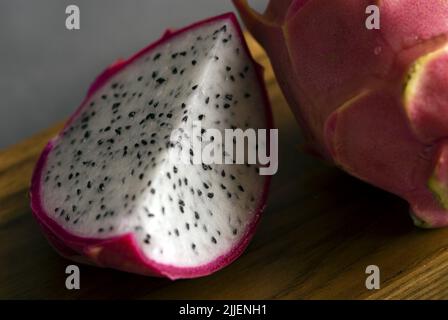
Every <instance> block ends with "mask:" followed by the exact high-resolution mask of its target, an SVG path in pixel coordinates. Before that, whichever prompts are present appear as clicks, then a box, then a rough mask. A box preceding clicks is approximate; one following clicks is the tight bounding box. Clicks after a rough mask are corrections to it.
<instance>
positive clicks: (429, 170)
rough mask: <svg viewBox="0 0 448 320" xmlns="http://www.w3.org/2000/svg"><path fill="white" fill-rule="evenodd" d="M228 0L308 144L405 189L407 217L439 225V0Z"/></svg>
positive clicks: (445, 91)
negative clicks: (371, 25) (373, 21)
mask: <svg viewBox="0 0 448 320" xmlns="http://www.w3.org/2000/svg"><path fill="white" fill-rule="evenodd" d="M233 2H234V4H235V6H236V8H237V9H238V11H239V13H240V15H241V18H242V19H243V21H244V22H245V25H246V26H247V28H248V29H249V31H250V32H251V33H252V34H253V35H254V37H255V38H256V39H257V40H258V42H260V44H261V45H262V46H263V47H264V49H265V50H266V52H267V54H268V55H269V57H270V59H271V62H272V65H273V67H274V71H275V73H276V76H277V79H278V81H279V84H280V86H281V88H282V90H283V92H284V94H285V96H286V98H287V100H288V102H289V104H290V106H291V108H292V110H293V112H294V114H295V116H296V118H297V120H298V122H299V124H300V125H301V127H302V129H303V132H304V135H305V138H306V140H307V141H308V143H309V148H312V150H313V152H314V153H316V154H317V155H319V156H320V157H322V158H324V159H327V160H329V161H332V162H334V163H335V164H336V165H338V166H339V167H341V168H342V169H344V170H345V171H347V172H348V173H350V174H352V175H353V176H356V177H358V178H360V179H362V180H364V181H367V182H369V183H371V184H373V185H376V186H378V187H380V188H383V189H385V190H387V191H389V192H392V193H394V194H397V195H398V196H400V197H402V198H404V199H406V200H407V201H408V202H409V203H410V206H411V214H412V216H413V217H414V221H415V222H416V224H417V225H420V226H423V227H441V226H446V225H448V197H447V195H448V174H447V170H448V159H447V156H448V140H447V138H448V116H447V114H448V81H447V80H448V50H447V48H448V46H447V45H448V2H447V1H442V0H434V1H421V0H382V1H379V0H376V1H372V0H332V1H328V0H271V1H270V2H269V4H268V7H267V9H266V11H265V12H264V14H260V13H258V12H256V11H254V10H252V9H251V8H250V6H249V5H248V3H247V0H233ZM369 5H376V6H378V8H379V9H380V17H381V19H380V29H379V30H376V29H374V30H368V29H367V28H366V26H365V23H366V20H367V18H368V16H369V15H368V14H367V13H366V9H367V7H368V6H369ZM372 201H374V199H372Z"/></svg>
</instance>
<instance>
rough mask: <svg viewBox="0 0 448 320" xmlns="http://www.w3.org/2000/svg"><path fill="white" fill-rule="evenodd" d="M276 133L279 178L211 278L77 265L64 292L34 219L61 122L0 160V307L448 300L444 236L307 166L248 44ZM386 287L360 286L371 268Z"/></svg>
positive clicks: (361, 188)
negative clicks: (77, 274)
mask: <svg viewBox="0 0 448 320" xmlns="http://www.w3.org/2000/svg"><path fill="white" fill-rule="evenodd" d="M248 41H249V44H250V47H251V50H252V51H253V54H254V56H255V57H256V59H257V60H258V61H259V62H260V63H261V64H262V65H263V66H265V68H266V71H265V77H266V83H267V85H268V90H269V95H270V99H271V102H272V107H273V109H274V116H275V121H276V126H277V127H278V128H279V139H280V141H279V143H280V146H279V153H280V154H279V171H278V173H277V174H276V175H275V176H274V179H273V183H272V187H271V193H270V197H269V202H268V207H267V209H266V211H265V213H264V216H263V218H262V220H261V223H260V226H259V229H258V232H257V233H256V235H255V237H254V239H253V241H252V243H251V244H250V246H249V247H248V249H247V250H246V252H245V253H244V254H243V256H241V258H239V259H238V260H237V261H236V262H234V263H233V264H232V265H230V266H228V267H227V268H225V269H223V270H221V271H219V272H217V273H215V274H213V275H211V276H208V277H204V278H200V279H193V280H181V281H175V282H172V281H169V280H166V279H157V278H146V277H142V276H138V275H132V274H127V273H123V272H119V271H114V270H109V269H101V268H96V267H90V266H84V265H81V266H80V270H81V289H80V290H72V291H69V290H67V289H66V288H65V277H66V274H65V268H66V266H67V265H69V264H71V262H70V261H68V260H65V259H63V258H61V257H59V256H58V255H57V254H56V253H55V251H53V249H52V248H51V247H50V246H49V245H48V243H47V242H46V240H45V238H44V237H43V235H42V234H41V232H40V230H39V228H38V226H37V224H36V222H35V221H34V220H33V218H32V216H31V210H30V207H29V199H28V188H29V181H30V176H31V173H32V170H33V166H34V164H35V162H36V160H37V157H38V155H39V153H40V151H41V150H42V148H43V147H44V145H45V144H46V142H47V141H48V139H49V138H50V137H52V136H53V135H55V134H56V132H57V131H58V130H59V129H60V128H61V126H62V123H59V124H56V125H55V126H54V127H52V128H50V129H48V130H46V131H44V132H42V133H39V134H37V135H35V136H33V137H31V138H29V139H27V140H25V141H23V142H21V143H19V144H17V145H15V146H12V147H10V148H8V149H6V150H3V151H0V298H1V299H9V298H22V299H26V298H33V299H47V298H57V299H81V298H82V299H89V298H99V299H107V298H126V299H128V298H131V299H132V298H136V299H165V298H172V299H196V298H198V299H271V298H272V299H438V298H448V251H447V247H448V229H440V230H420V229H418V228H415V227H414V226H413V225H412V222H411V220H410V218H409V217H408V207H407V204H406V203H405V202H404V201H402V200H400V199H398V198H397V197H395V196H393V195H390V194H388V193H386V192H383V191H381V190H378V189H376V188H374V187H371V186H369V185H367V184H365V183H363V182H361V181H358V180H356V179H354V178H352V177H350V176H348V175H346V174H345V173H343V172H341V171H340V170H338V169H336V168H334V167H331V166H328V165H326V164H324V163H321V162H320V161H319V160H316V159H314V158H311V157H310V156H308V155H307V154H306V153H304V152H303V151H302V149H301V140H300V133H299V128H298V126H297V124H296V122H295V120H294V118H293V116H292V114H291V112H290V111H289V109H288V106H287V104H286V102H285V100H284V98H283V96H282V94H281V91H280V89H279V88H278V85H277V83H276V80H275V78H274V75H273V73H272V69H271V67H270V65H269V62H268V59H267V58H266V56H265V54H264V52H263V51H262V50H261V49H260V47H259V46H258V45H257V44H256V43H255V42H254V41H253V40H252V39H250V38H249V39H248ZM371 264H374V265H377V266H379V268H380V270H381V289H380V290H375V291H369V290H367V289H366V287H365V280H366V277H367V275H366V274H365V269H366V267H367V266H368V265H371Z"/></svg>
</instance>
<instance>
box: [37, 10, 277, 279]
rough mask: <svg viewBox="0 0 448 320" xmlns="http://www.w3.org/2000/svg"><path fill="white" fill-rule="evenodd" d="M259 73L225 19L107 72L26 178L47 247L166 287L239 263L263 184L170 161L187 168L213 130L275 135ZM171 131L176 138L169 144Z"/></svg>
mask: <svg viewBox="0 0 448 320" xmlns="http://www.w3.org/2000/svg"><path fill="white" fill-rule="evenodd" d="M260 72H261V70H260V68H259V66H258V65H257V64H256V63H255V62H254V61H253V59H252V57H251V56H250V53H249V51H248V48H247V47H246V44H245V41H244V39H243V35H242V32H241V29H240V27H239V25H238V22H237V20H236V18H235V16H234V15H233V14H224V15H221V16H218V17H214V18H211V19H208V20H205V21H201V22H198V23H195V24H193V25H191V26H188V27H186V28H184V29H181V30H178V31H167V32H166V33H165V34H164V35H163V37H162V38H161V39H160V40H158V41H157V42H155V43H154V44H151V45H150V46H149V47H147V48H146V49H144V50H142V51H141V52H139V53H137V54H136V55H134V56H133V57H131V58H130V59H129V60H126V61H119V62H117V63H115V64H114V65H112V66H111V67H109V68H108V69H107V70H106V71H105V72H104V73H103V74H101V75H100V76H99V77H98V78H97V80H96V81H95V82H94V83H93V84H92V86H91V88H90V90H89V91H88V94H87V97H86V98H85V100H84V101H83V103H82V105H81V106H80V107H79V108H78V109H77V110H76V112H75V113H74V115H73V116H72V117H71V118H70V119H69V121H68V122H67V124H66V125H65V127H64V129H63V130H62V132H61V133H60V134H59V135H58V136H57V137H56V138H54V139H53V140H51V141H50V142H49V143H48V145H47V146H46V148H45V149H44V151H43V153H42V155H41V157H40V159H39V161H38V163H37V165H36V168H35V171H34V175H33V179H32V186H31V192H30V194H31V206H32V209H33V212H34V215H35V217H36V219H37V221H38V222H39V224H40V225H41V227H42V228H43V229H44V231H45V234H46V236H47V238H48V239H49V241H50V242H51V243H52V244H53V246H54V247H55V248H56V249H57V250H58V251H59V252H60V253H61V254H62V255H64V256H66V257H68V258H70V259H73V260H75V261H79V262H86V263H93V264H97V265H100V266H104V267H111V268H116V269H120V270H125V271H129V272H135V273H139V274H144V275H153V276H164V277H168V278H171V279H176V278H191V277H198V276H202V275H207V274H209V273H212V272H214V271H216V270H218V269H220V268H222V267H224V266H226V265H228V264H229V263H231V262H232V261H233V260H234V259H236V258H237V257H238V256H239V255H240V254H241V253H242V251H243V250H244V248H245V247H246V246H247V244H248V242H249V241H250V239H251V237H252V235H253V233H254V229H255V227H256V224H257V222H258V220H259V218H260V213H261V211H262V209H263V208H264V205H265V200H266V195H267V190H268V184H269V177H268V176H263V175H260V174H259V170H260V169H259V168H260V164H254V165H250V164H235V165H233V164H231V165H226V164H207V165H206V164H185V163H183V162H181V161H179V163H180V164H177V163H175V164H173V162H172V159H176V157H180V154H181V152H180V151H181V150H189V153H190V154H191V156H193V154H192V153H193V149H192V147H191V139H193V140H194V139H199V140H201V141H202V140H206V139H210V140H213V136H211V137H210V136H206V133H205V132H207V130H208V129H209V128H213V129H215V130H221V131H222V130H224V129H226V128H241V129H242V130H245V129H246V128H254V129H258V128H264V129H270V128H272V117H271V113H270V107H269V105H268V100H267V96H266V92H265V88H264V84H263V80H262V77H261V75H260ZM197 121H200V124H201V127H202V130H201V131H200V134H199V136H194V137H193V136H191V132H192V131H191V130H190V129H192V128H193V126H195V123H197ZM175 129H177V130H180V131H181V132H183V135H181V139H180V140H178V141H175V142H173V141H172V139H171V133H172V132H173V130H175ZM215 132H216V131H215ZM268 142H269V141H264V142H261V143H264V144H265V145H264V146H261V145H259V147H260V148H261V147H266V145H267V144H268Z"/></svg>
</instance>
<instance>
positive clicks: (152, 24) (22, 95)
mask: <svg viewBox="0 0 448 320" xmlns="http://www.w3.org/2000/svg"><path fill="white" fill-rule="evenodd" d="M250 3H251V4H252V6H253V7H254V8H255V9H257V10H258V11H263V9H264V8H265V6H266V3H267V1H266V0H252V1H250ZM69 4H75V5H78V6H79V8H80V12H81V14H80V17H81V19H80V20H81V29H80V30H75V31H69V30H67V29H66V28H65V19H66V17H67V15H66V14H65V8H66V7H67V5H69ZM227 11H234V8H233V6H232V3H231V2H230V0H70V1H66V0H0V94H1V98H0V101H1V102H0V103H1V104H0V149H2V148H4V147H6V146H8V145H11V144H13V143H15V142H17V141H19V140H21V139H23V138H25V137H28V136H30V135H32V134H33V133H35V132H38V131H40V130H42V129H44V128H47V127H48V126H50V125H51V124H53V123H55V122H56V121H59V120H63V119H65V118H66V117H67V116H68V115H69V114H70V113H71V112H72V111H73V110H74V109H75V108H76V107H77V106H78V105H79V103H80V102H81V100H82V98H83V97H84V94H85V93H86V90H87V88H88V86H89V84H90V83H91V82H92V81H93V79H94V77H95V76H96V75H97V74H98V73H99V72H101V71H102V70H103V69H104V68H105V67H106V66H107V65H108V64H110V63H112V62H113V61H115V60H116V59H117V58H119V57H128V56H129V55H131V54H132V53H134V52H135V51H137V50H139V49H141V48H143V47H145V46H146V45H147V44H149V43H150V42H152V41H154V40H155V39H157V38H158V37H159V36H160V35H161V34H162V33H163V31H164V30H165V29H166V28H168V27H174V28H176V27H181V26H184V25H186V24H189V23H191V22H194V21H195V20H199V19H203V18H206V17H208V16H212V15H217V14H220V13H224V12H227Z"/></svg>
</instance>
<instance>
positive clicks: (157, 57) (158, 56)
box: [152, 53, 161, 61]
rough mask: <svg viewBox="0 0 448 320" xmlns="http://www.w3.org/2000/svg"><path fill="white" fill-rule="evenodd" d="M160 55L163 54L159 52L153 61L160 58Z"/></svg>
mask: <svg viewBox="0 0 448 320" xmlns="http://www.w3.org/2000/svg"><path fill="white" fill-rule="evenodd" d="M160 56H161V54H160V53H157V54H156V55H155V56H154V58H153V59H152V60H153V61H156V60H157V59H159V58H160Z"/></svg>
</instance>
